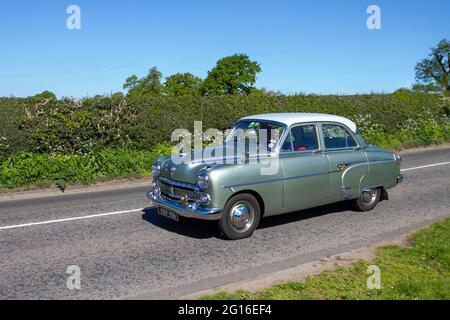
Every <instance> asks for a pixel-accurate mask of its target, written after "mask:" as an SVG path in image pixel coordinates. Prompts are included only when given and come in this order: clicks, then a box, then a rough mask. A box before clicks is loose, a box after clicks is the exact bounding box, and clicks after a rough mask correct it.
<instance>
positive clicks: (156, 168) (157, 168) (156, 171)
mask: <svg viewBox="0 0 450 320" xmlns="http://www.w3.org/2000/svg"><path fill="white" fill-rule="evenodd" d="M160 171H161V166H160V164H159V162H158V161H156V162H154V163H153V164H152V176H153V178H158V177H159V172H160Z"/></svg>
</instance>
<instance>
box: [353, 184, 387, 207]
mask: <svg viewBox="0 0 450 320" xmlns="http://www.w3.org/2000/svg"><path fill="white" fill-rule="evenodd" d="M380 197H381V189H379V188H370V189H364V190H363V192H362V193H361V196H360V197H359V198H358V199H355V200H353V206H354V207H355V209H356V210H358V211H370V210H372V209H373V208H375V206H376V205H377V203H378V202H379V201H380Z"/></svg>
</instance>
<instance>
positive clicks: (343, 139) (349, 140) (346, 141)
mask: <svg viewBox="0 0 450 320" xmlns="http://www.w3.org/2000/svg"><path fill="white" fill-rule="evenodd" d="M322 132H323V139H324V142H325V148H327V149H338V148H349V147H356V146H357V143H356V141H355V140H354V139H353V137H352V136H351V135H350V133H349V132H348V130H347V129H346V128H344V127H343V126H340V125H336V124H323V125H322Z"/></svg>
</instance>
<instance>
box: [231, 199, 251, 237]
mask: <svg viewBox="0 0 450 320" xmlns="http://www.w3.org/2000/svg"><path fill="white" fill-rule="evenodd" d="M254 217H255V215H254V211H253V209H252V207H251V205H249V204H248V203H247V202H245V201H241V202H238V203H236V204H235V205H234V206H233V208H232V209H231V215H230V218H231V226H232V227H233V229H234V230H235V231H237V232H245V231H247V230H248V229H249V228H250V227H251V226H252V224H253V220H254Z"/></svg>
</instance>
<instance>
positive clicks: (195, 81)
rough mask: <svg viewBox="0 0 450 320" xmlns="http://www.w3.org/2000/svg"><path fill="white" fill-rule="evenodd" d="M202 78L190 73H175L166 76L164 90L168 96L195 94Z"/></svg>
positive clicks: (198, 93)
mask: <svg viewBox="0 0 450 320" xmlns="http://www.w3.org/2000/svg"><path fill="white" fill-rule="evenodd" d="M202 82H203V80H202V79H200V78H199V77H196V76H194V75H193V74H191V73H176V74H174V75H171V76H170V77H167V78H166V81H165V82H164V92H165V93H166V94H167V95H168V96H172V97H177V96H197V95H200V86H201V84H202Z"/></svg>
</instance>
